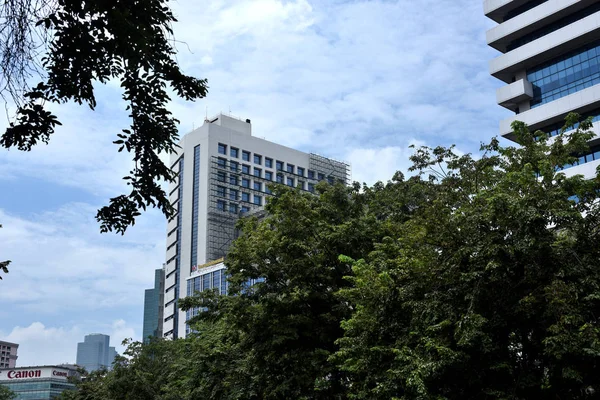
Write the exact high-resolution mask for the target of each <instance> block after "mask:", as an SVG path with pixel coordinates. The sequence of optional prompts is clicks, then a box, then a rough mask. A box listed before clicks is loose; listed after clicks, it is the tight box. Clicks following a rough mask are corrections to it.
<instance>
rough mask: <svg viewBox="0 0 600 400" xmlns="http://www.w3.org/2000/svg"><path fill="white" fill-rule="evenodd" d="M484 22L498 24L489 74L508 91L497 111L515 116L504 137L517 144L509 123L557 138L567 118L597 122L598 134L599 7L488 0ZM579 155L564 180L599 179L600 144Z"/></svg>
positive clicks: (599, 139)
mask: <svg viewBox="0 0 600 400" xmlns="http://www.w3.org/2000/svg"><path fill="white" fill-rule="evenodd" d="M483 8H484V12H485V15H486V16H487V17H489V18H490V19H492V20H494V21H495V22H497V23H498V25H496V26H494V27H493V28H491V29H490V30H489V31H488V32H487V34H486V36H487V43H488V44H489V45H490V46H491V47H493V48H495V49H496V50H498V51H500V52H501V53H502V54H500V55H499V56H497V57H496V58H494V59H493V60H491V61H490V64H489V66H490V73H491V74H492V76H494V77H496V78H498V79H500V80H501V81H503V82H504V83H505V84H506V85H505V86H502V87H500V88H499V89H498V91H497V92H496V100H497V102H498V104H499V105H501V106H502V107H504V108H507V109H509V110H511V111H513V112H514V113H515V115H514V116H512V117H510V118H507V119H504V120H502V121H500V134H501V135H502V136H504V137H505V138H507V139H511V140H515V138H514V137H513V133H512V128H511V123H512V122H513V121H523V122H525V123H526V124H527V125H528V126H529V128H530V129H531V130H532V131H534V130H538V129H539V130H542V131H544V132H545V133H546V134H548V135H550V136H556V135H558V134H559V133H560V131H561V129H562V127H563V125H564V122H565V121H564V120H565V117H566V116H567V115H568V114H569V113H570V112H576V113H578V114H580V115H581V116H582V117H592V119H593V122H594V128H593V129H594V132H595V133H596V134H597V135H598V134H599V133H600V2H599V1H598V0H564V1H563V0H511V1H507V0H484V2H483ZM589 145H590V149H589V151H587V152H586V153H584V154H576V155H575V156H577V157H578V160H577V161H576V162H575V163H574V164H573V165H565V166H563V169H564V173H565V175H567V176H572V175H575V174H581V175H583V176H585V177H586V178H592V177H594V176H596V168H597V167H598V166H599V165H600V136H596V137H595V138H593V139H592V140H591V141H590V143H589Z"/></svg>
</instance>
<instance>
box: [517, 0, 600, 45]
mask: <svg viewBox="0 0 600 400" xmlns="http://www.w3.org/2000/svg"><path fill="white" fill-rule="evenodd" d="M598 11H600V3H595V4H592V5H591V6H588V7H586V8H584V9H583V10H580V11H578V12H576V13H573V14H570V15H567V16H566V17H563V18H561V19H559V20H558V21H555V22H553V23H551V24H549V25H546V26H544V27H542V28H540V29H537V30H535V31H533V32H531V33H529V34H527V35H524V36H522V37H520V38H518V39H516V40H513V41H512V42H510V44H509V45H508V46H507V50H508V51H511V50H514V49H516V48H518V47H521V46H523V45H525V44H527V43H530V42H533V41H534V40H536V39H539V38H541V37H542V36H546V35H548V34H550V33H552V32H555V31H557V30H559V29H561V28H564V27H565V26H567V25H570V24H572V23H574V22H577V21H579V20H581V19H583V18H585V17H589V16H590V15H592V14H594V13H595V12H598Z"/></svg>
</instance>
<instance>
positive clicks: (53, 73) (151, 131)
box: [0, 0, 207, 233]
mask: <svg viewBox="0 0 600 400" xmlns="http://www.w3.org/2000/svg"><path fill="white" fill-rule="evenodd" d="M0 16H1V17H2V18H1V21H2V22H0V49H1V50H2V51H1V52H0V71H2V77H1V79H0V94H2V95H6V94H10V95H12V99H13V100H14V102H15V103H16V105H17V107H18V108H17V113H16V117H15V118H14V120H13V121H12V122H11V123H10V126H9V127H8V128H7V130H6V132H4V134H3V135H2V136H1V138H0V144H1V145H2V146H4V147H5V148H7V149H10V148H13V147H16V148H17V149H19V150H23V151H29V150H31V148H32V147H33V146H35V145H36V144H38V143H40V142H43V143H48V142H49V140H50V137H51V136H52V134H53V133H54V131H55V129H56V128H57V126H59V125H61V123H60V122H59V120H58V118H57V117H56V116H55V115H53V114H52V113H51V112H50V111H48V109H47V106H48V104H50V103H57V104H62V103H66V102H68V101H74V102H76V103H78V104H84V103H85V104H86V105H88V106H89V107H90V108H91V109H94V108H95V107H96V98H95V91H94V84H97V83H106V82H108V81H109V80H111V79H118V80H119V81H120V83H121V87H122V88H123V100H125V102H126V103H127V108H126V110H127V111H128V112H129V117H130V118H131V126H130V127H129V129H123V130H122V132H120V133H118V134H117V139H116V140H115V141H114V142H113V143H114V144H116V145H117V146H118V151H122V150H124V149H125V150H127V151H128V152H131V153H133V161H134V165H135V166H134V167H133V169H132V170H131V171H130V172H129V175H128V176H126V177H125V178H124V179H125V180H126V181H127V183H128V185H130V186H131V192H130V193H129V194H126V195H120V196H116V197H114V198H112V199H110V204H109V205H108V206H105V207H103V208H102V209H100V210H99V211H98V214H97V216H96V218H97V220H98V221H99V222H100V224H101V231H103V232H107V231H113V230H114V231H116V232H120V233H124V232H125V230H126V229H127V227H128V226H130V225H133V224H134V223H135V218H136V217H137V216H138V215H140V211H141V210H145V209H146V207H147V206H152V207H158V208H159V209H161V210H162V211H163V212H164V213H165V215H167V216H170V215H172V213H173V207H172V206H171V204H170V202H169V200H168V198H167V196H166V194H165V192H164V191H163V190H162V189H161V188H160V186H159V181H160V180H167V181H171V180H173V179H174V173H173V172H172V171H171V169H170V168H169V167H168V166H166V165H164V163H163V162H162V161H161V160H160V159H159V157H158V155H159V153H161V152H167V153H172V152H173V151H174V150H175V146H176V142H177V140H178V132H177V122H178V121H177V120H176V119H175V118H173V116H172V114H171V112H170V111H168V110H167V108H166V106H167V103H168V102H169V101H170V92H171V91H172V92H174V93H175V94H176V95H177V96H178V97H181V98H184V99H186V100H195V99H199V98H201V97H204V96H205V95H206V91H207V86H206V81H205V80H200V79H196V78H193V77H190V76H186V75H184V74H183V73H182V72H181V70H180V69H179V67H178V65H177V63H176V61H175V49H174V48H173V46H172V43H173V41H172V38H171V36H172V34H173V31H172V28H171V25H172V23H173V22H175V21H176V19H175V17H174V16H173V13H172V12H171V11H170V9H169V6H168V0H133V1H129V0H113V1H101V0H84V1H74V0H6V1H4V2H3V3H2V5H0ZM39 60H41V62H38V61H39ZM39 78H41V81H40V82H39V83H37V84H35V85H33V86H30V85H29V82H31V81H32V80H36V79H39Z"/></svg>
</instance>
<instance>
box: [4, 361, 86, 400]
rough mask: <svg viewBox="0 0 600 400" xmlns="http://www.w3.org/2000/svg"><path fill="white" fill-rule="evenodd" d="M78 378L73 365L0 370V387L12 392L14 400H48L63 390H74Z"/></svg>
mask: <svg viewBox="0 0 600 400" xmlns="http://www.w3.org/2000/svg"><path fill="white" fill-rule="evenodd" d="M79 378H80V375H79V372H78V371H77V367H76V366H74V365H67V364H66V365H44V366H38V367H19V368H7V369H0V385H2V386H5V387H7V388H8V389H10V390H11V391H13V392H14V393H15V394H16V395H17V398H16V400H49V399H54V398H57V397H58V396H60V394H61V393H62V392H64V391H65V390H75V382H76V381H77V380H78V379H79Z"/></svg>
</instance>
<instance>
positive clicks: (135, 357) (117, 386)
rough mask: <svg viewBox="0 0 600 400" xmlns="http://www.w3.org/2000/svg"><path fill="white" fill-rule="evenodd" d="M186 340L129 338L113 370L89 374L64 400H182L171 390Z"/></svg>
mask: <svg viewBox="0 0 600 400" xmlns="http://www.w3.org/2000/svg"><path fill="white" fill-rule="evenodd" d="M183 343H184V341H166V340H153V341H150V342H149V343H147V344H142V343H141V342H132V341H126V342H125V344H127V349H126V351H125V352H124V355H123V356H121V355H118V356H117V358H116V360H115V363H114V365H113V369H112V370H110V371H107V370H98V371H94V372H92V373H90V374H88V375H87V376H86V377H85V379H84V380H82V381H81V382H79V383H78V385H77V389H78V390H77V391H66V392H63V393H62V397H61V398H62V399H64V400H120V399H130V400H176V399H177V400H179V399H181V397H179V396H177V395H176V394H172V393H170V392H168V391H167V390H166V389H167V382H168V381H169V379H170V378H171V377H172V376H171V373H170V372H171V371H172V367H173V366H174V365H175V362H176V360H177V359H178V358H179V357H185V355H184V354H183V353H182V352H180V351H179V350H178V349H179V348H180V346H181V345H182V344H183Z"/></svg>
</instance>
